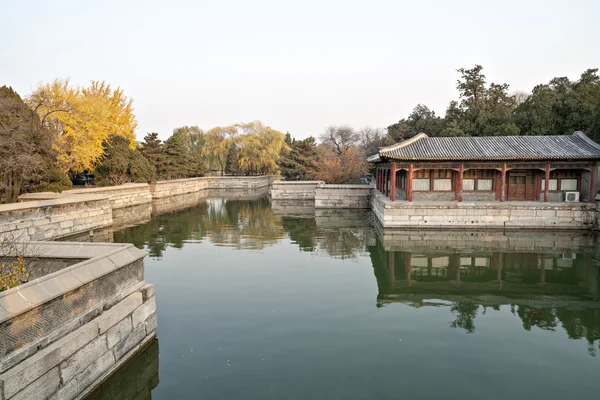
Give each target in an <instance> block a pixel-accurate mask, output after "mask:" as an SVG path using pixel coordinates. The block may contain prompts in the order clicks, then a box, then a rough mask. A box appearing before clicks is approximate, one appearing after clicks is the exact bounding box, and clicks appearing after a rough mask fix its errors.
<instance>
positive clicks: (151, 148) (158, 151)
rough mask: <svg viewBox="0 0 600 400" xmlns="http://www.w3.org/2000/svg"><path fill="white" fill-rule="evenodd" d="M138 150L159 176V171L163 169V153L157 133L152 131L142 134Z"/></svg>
mask: <svg viewBox="0 0 600 400" xmlns="http://www.w3.org/2000/svg"><path fill="white" fill-rule="evenodd" d="M140 152H141V154H142V155H143V156H144V158H145V159H146V160H148V161H149V162H150V164H151V165H152V166H153V167H154V169H155V174H156V175H157V176H159V175H160V171H162V170H163V163H164V154H163V143H162V142H161V140H160V139H159V138H158V133H156V132H152V133H148V134H147V135H146V136H144V141H143V142H142V145H141V147H140Z"/></svg>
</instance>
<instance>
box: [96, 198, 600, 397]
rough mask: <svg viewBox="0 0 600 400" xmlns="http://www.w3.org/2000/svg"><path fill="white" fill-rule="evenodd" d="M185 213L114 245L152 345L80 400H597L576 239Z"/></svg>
mask: <svg viewBox="0 0 600 400" xmlns="http://www.w3.org/2000/svg"><path fill="white" fill-rule="evenodd" d="M190 205H191V206H190V207H188V208H184V209H182V210H179V211H171V212H165V213H162V214H159V213H157V212H156V206H155V209H154V211H153V212H152V214H153V215H152V216H151V217H150V219H149V220H148V221H146V222H144V223H142V224H140V225H137V226H133V227H129V228H125V229H122V230H120V231H117V232H114V233H113V239H114V241H116V242H131V243H134V244H135V245H136V246H139V247H140V248H144V249H146V250H147V251H148V252H149V253H150V256H149V257H148V258H147V260H146V263H145V265H146V275H145V279H146V281H148V282H151V283H153V284H154V285H155V290H156V298H157V307H158V337H159V340H158V344H155V345H153V346H152V347H151V348H149V349H148V350H146V352H144V353H142V354H141V355H140V357H141V358H140V359H137V360H134V362H133V363H132V364H133V365H134V366H133V367H130V368H129V369H128V370H127V369H124V370H121V371H120V372H119V373H118V374H117V375H115V376H113V378H111V381H109V383H108V384H106V385H105V387H106V389H104V390H100V391H98V392H96V393H95V394H94V396H93V398H103V399H113V398H116V397H115V393H116V392H115V389H114V388H115V387H118V388H120V390H121V391H122V392H127V393H132V394H137V396H140V397H136V398H150V396H151V397H152V398H153V399H155V400H156V399H367V398H369V399H397V398H419V399H425V398H456V399H491V398H511V399H531V398H543V399H565V398H569V399H590V398H597V397H598V395H600V379H599V376H600V295H599V292H598V287H599V283H600V277H599V272H598V271H599V265H600V263H599V261H598V249H597V246H598V241H597V238H596V237H595V236H594V235H593V234H591V233H585V232H566V233H561V232H553V233H541V232H527V231H521V232H481V231H480V232H459V231H448V232H443V231H429V232H398V231H396V232H388V231H385V232H383V231H381V230H380V229H379V228H378V227H377V226H376V224H372V223H371V221H370V217H369V215H368V214H365V213H358V212H351V211H335V210H334V211H329V212H324V211H318V210H317V211H316V215H315V211H314V210H313V211H310V208H306V207H304V208H302V207H298V208H297V209H296V208H294V207H286V206H280V205H277V204H271V203H270V201H269V200H268V199H266V198H263V199H254V200H226V199H223V198H214V199H199V200H198V201H192V202H191V203H190ZM298 210H299V211H298ZM307 210H308V211H307ZM296 211H298V212H296ZM157 214H159V215H157ZM159 348H160V351H159V350H158V349H159ZM157 359H158V365H157ZM140 360H141V361H140ZM136 363H137V364H136ZM136 365H137V366H136ZM157 369H158V370H157ZM132 370H133V372H131V371H132ZM136 371H137V372H136ZM157 374H158V376H157ZM111 382H112V383H111ZM131 385H133V386H134V387H135V389H132V388H131ZM136 385H137V386H136ZM111 388H112V389H111ZM140 392H143V393H144V394H143V395H140ZM131 397H133V395H132V396H131ZM119 398H121V397H119Z"/></svg>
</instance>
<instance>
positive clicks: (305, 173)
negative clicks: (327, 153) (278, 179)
mask: <svg viewBox="0 0 600 400" xmlns="http://www.w3.org/2000/svg"><path fill="white" fill-rule="evenodd" d="M316 160H317V144H316V141H315V138H314V137H312V136H310V137H308V138H306V139H304V140H294V141H293V145H292V147H291V150H290V151H289V152H287V153H286V154H285V155H284V156H282V157H281V159H280V160H279V168H280V170H281V175H283V176H284V177H285V178H286V179H287V180H300V181H303V180H312V179H315V170H314V164H315V162H316Z"/></svg>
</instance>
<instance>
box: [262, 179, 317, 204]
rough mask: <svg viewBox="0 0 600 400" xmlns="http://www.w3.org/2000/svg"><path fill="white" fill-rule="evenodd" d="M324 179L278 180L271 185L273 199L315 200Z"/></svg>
mask: <svg viewBox="0 0 600 400" xmlns="http://www.w3.org/2000/svg"><path fill="white" fill-rule="evenodd" d="M324 183H325V182H323V181H277V182H273V185H272V186H271V198H272V199H273V200H315V192H316V190H317V186H319V185H321V184H324Z"/></svg>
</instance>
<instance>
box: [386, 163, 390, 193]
mask: <svg viewBox="0 0 600 400" xmlns="http://www.w3.org/2000/svg"><path fill="white" fill-rule="evenodd" d="M385 195H386V196H387V197H390V170H389V168H387V169H386V170H385Z"/></svg>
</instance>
